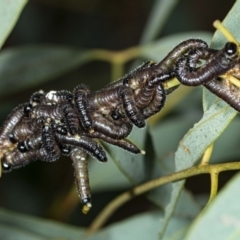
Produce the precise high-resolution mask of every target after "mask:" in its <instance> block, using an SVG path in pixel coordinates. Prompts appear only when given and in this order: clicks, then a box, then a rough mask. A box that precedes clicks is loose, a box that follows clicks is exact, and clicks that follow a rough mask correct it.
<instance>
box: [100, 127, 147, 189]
mask: <svg viewBox="0 0 240 240" xmlns="http://www.w3.org/2000/svg"><path fill="white" fill-rule="evenodd" d="M146 135H147V128H144V129H135V128H134V129H133V131H132V133H131V135H130V136H129V137H128V139H129V140H130V141H132V142H133V143H134V144H136V145H137V146H138V147H139V148H140V149H143V148H144V145H145V141H146ZM104 146H105V149H106V152H107V156H108V159H109V160H110V161H114V162H115V163H116V165H117V166H118V167H119V169H120V170H121V171H122V172H123V174H124V175H125V176H126V177H127V179H128V180H129V181H130V182H131V183H132V184H137V183H141V182H143V181H144V180H145V179H146V178H147V176H146V164H147V162H146V160H145V157H144V155H142V154H137V155H135V154H130V153H129V152H126V151H124V150H122V149H120V148H117V147H115V146H112V145H109V144H104Z"/></svg>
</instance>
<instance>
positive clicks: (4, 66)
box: [0, 45, 89, 96]
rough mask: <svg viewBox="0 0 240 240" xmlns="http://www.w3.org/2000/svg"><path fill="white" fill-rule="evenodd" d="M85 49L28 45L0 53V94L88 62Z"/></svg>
mask: <svg viewBox="0 0 240 240" xmlns="http://www.w3.org/2000/svg"><path fill="white" fill-rule="evenodd" d="M88 56H89V55H88V52H87V51H86V52H83V51H76V49H72V48H67V47H60V46H53V45H52V46H50V45H48V46H32V47H31V46H28V47H19V48H12V49H6V50H4V51H2V52H1V54H0V79H1V81H0V94H1V96H3V95H4V94H6V93H8V94H9V93H10V92H15V91H17V90H19V89H24V88H27V87H29V86H36V85H37V84H40V83H42V82H44V81H48V80H50V79H53V78H55V77H58V76H60V75H62V74H64V73H66V72H68V71H70V70H72V69H74V68H76V67H77V66H80V65H81V64H84V63H85V62H86V61H88Z"/></svg>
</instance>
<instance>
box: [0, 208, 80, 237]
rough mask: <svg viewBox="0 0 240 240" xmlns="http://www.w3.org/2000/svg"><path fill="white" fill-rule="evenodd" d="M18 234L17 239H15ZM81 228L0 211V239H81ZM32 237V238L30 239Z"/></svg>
mask: <svg viewBox="0 0 240 240" xmlns="http://www.w3.org/2000/svg"><path fill="white" fill-rule="evenodd" d="M18 234H19V237H17V236H18ZM84 234H85V230H84V229H83V228H77V227H73V226H69V225H65V224H62V223H57V222H54V221H51V220H47V219H39V218H36V217H30V216H27V215H24V214H20V213H16V212H11V211H7V210H4V209H0V239H4V240H5V239H12V240H15V239H18V240H20V239H23V240H25V239H29V240H30V239H32V240H35V239H36V240H43V239H49V238H56V239H57V238H59V239H63V240H64V239H66V240H75V239H81V237H83V236H84ZM31 237H32V238H31Z"/></svg>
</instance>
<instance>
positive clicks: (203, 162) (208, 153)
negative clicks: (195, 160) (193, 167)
mask: <svg viewBox="0 0 240 240" xmlns="http://www.w3.org/2000/svg"><path fill="white" fill-rule="evenodd" d="M212 151H213V143H212V144H211V145H210V146H208V148H207V149H206V151H205V152H204V154H203V157H202V160H201V163H200V165H207V164H208V163H209V161H210V158H211V156H212Z"/></svg>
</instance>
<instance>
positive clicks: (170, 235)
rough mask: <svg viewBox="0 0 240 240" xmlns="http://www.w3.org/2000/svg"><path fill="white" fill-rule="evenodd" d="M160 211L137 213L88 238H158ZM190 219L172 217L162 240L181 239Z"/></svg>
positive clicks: (128, 239) (154, 239)
mask: <svg viewBox="0 0 240 240" xmlns="http://www.w3.org/2000/svg"><path fill="white" fill-rule="evenodd" d="M161 215H162V214H161V213H160V212H149V213H144V214H138V215H136V216H134V217H131V218H128V219H127V220H125V221H122V222H119V223H117V224H113V225H111V226H109V227H107V228H105V229H104V230H102V231H100V232H99V233H97V234H96V235H94V236H92V237H90V238H88V240H95V239H96V240H103V239H104V240H113V239H114V240H122V239H124V240H132V239H138V240H145V239H151V240H156V239H158V224H159V218H160V217H161ZM189 224H190V221H189V220H188V219H186V218H173V219H171V221H170V224H169V226H168V229H167V232H166V236H165V237H164V240H172V239H174V240H181V239H183V236H184V234H185V232H186V231H187V229H188V226H189Z"/></svg>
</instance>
